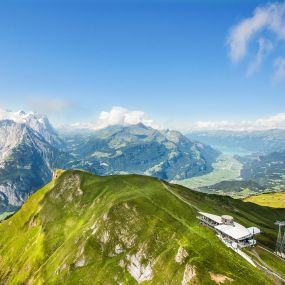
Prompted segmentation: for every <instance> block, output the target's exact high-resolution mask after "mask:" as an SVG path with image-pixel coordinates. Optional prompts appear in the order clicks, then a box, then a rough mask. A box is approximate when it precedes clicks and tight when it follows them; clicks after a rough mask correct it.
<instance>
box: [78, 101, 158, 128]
mask: <svg viewBox="0 0 285 285" xmlns="http://www.w3.org/2000/svg"><path fill="white" fill-rule="evenodd" d="M139 123H142V124H144V125H146V126H149V127H152V128H155V129H158V128H159V125H158V124H156V123H155V122H154V121H153V120H152V119H150V118H148V117H147V116H146V115H145V113H144V112H143V111H130V110H128V109H126V108H123V107H118V106H115V107H112V108H111V110H110V111H103V112H101V113H100V114H99V118H98V120H97V121H96V122H95V123H87V124H81V123H76V124H73V127H77V128H88V129H94V130H99V129H103V128H106V127H108V126H112V125H124V126H125V125H135V124H139Z"/></svg>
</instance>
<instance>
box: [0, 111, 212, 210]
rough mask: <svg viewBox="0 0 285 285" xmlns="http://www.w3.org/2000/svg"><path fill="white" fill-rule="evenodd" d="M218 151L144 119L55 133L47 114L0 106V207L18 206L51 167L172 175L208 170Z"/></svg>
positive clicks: (49, 174)
mask: <svg viewBox="0 0 285 285" xmlns="http://www.w3.org/2000/svg"><path fill="white" fill-rule="evenodd" d="M217 154H218V152H217V151H215V150H214V149H212V148H211V147H209V146H206V145H203V144H201V143H198V142H194V141H191V140H189V139H187V138H186V137H185V136H183V135H182V134H181V133H179V132H176V131H169V130H163V131H159V130H155V129H152V128H150V127H146V126H145V125H143V124H138V125H129V126H111V127H107V128H105V129H102V130H99V131H88V132H81V131H78V130H77V131H71V132H70V131H63V130H61V131H60V133H59V134H58V132H57V131H56V130H55V129H54V128H53V127H52V125H51V124H50V122H49V120H48V118H47V117H46V116H43V115H39V114H34V113H25V112H23V111H20V112H8V111H0V212H1V211H2V212H3V211H11V210H14V209H17V208H18V207H19V206H20V205H21V204H22V203H23V202H24V201H25V199H27V197H28V196H29V195H30V194H31V193H33V192H34V191H35V190H36V189H38V188H40V187H42V186H43V185H44V184H45V183H47V182H48V181H49V180H50V179H51V177H52V172H53V169H54V168H65V169H72V168H80V169H84V170H88V171H91V172H93V173H96V174H99V175H108V174H117V173H138V174H146V175H152V176H155V177H158V178H161V179H165V180H172V179H182V178H189V177H192V176H196V175H201V174H203V173H207V172H209V171H211V169H212V166H211V165H212V162H213V161H214V160H215V157H216V156H217Z"/></svg>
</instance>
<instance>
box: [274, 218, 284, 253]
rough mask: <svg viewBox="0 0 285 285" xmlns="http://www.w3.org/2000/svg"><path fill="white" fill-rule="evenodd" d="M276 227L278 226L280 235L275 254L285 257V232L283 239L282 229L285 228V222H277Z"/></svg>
mask: <svg viewBox="0 0 285 285" xmlns="http://www.w3.org/2000/svg"><path fill="white" fill-rule="evenodd" d="M275 225H277V226H278V235H277V240H276V247H275V253H276V255H278V256H280V257H283V258H284V257H285V252H284V251H285V231H284V234H283V237H282V227H284V226H285V222H284V221H282V222H281V221H277V222H275Z"/></svg>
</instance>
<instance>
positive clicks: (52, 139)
mask: <svg viewBox="0 0 285 285" xmlns="http://www.w3.org/2000/svg"><path fill="white" fill-rule="evenodd" d="M5 118H6V119H5ZM61 146H62V141H61V140H60V139H59V137H58V136H57V135H56V133H55V131H54V130H53V129H52V127H51V125H50V124H49V122H48V120H47V118H45V117H43V116H39V115H35V114H32V113H29V114H26V113H24V112H16V113H12V112H3V111H0V212H2V211H9V210H14V209H16V208H17V207H19V206H20V205H21V204H22V203H23V202H24V201H25V199H26V198H27V197H28V196H29V195H30V194H31V193H32V192H33V191H34V190H36V189H38V188H40V187H42V186H43V185H44V184H45V183H47V182H48V181H49V180H50V179H51V175H52V169H53V168H54V167H59V166H62V165H64V164H65V163H66V162H67V160H68V159H69V155H67V154H66V153H63V152H62V151H61V149H60V147H61Z"/></svg>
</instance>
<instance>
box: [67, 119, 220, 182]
mask: <svg viewBox="0 0 285 285" xmlns="http://www.w3.org/2000/svg"><path fill="white" fill-rule="evenodd" d="M62 137H63V138H64V140H65V142H66V145H67V149H68V152H69V153H72V154H73V155H74V156H75V157H76V158H77V159H79V160H81V161H83V162H84V165H82V166H81V167H80V168H81V169H85V170H88V171H92V172H93V173H96V174H100V175H109V174H122V173H136V174H146V175H151V176H155V177H158V178H161V179H165V180H168V181H170V180H173V179H178V180H180V179H186V178H189V177H193V176H198V175H201V174H204V173H208V172H210V171H211V170H212V169H213V168H212V163H213V162H214V161H215V159H216V158H217V155H218V152H217V151H215V150H214V149H212V148H211V147H209V146H206V145H203V144H201V143H198V142H194V141H191V140H189V139H187V138H186V137H185V136H183V135H182V134H181V133H179V132H177V131H170V130H156V129H153V128H151V127H147V126H145V125H143V124H137V125H129V126H120V125H116V126H110V127H107V128H105V129H102V130H99V131H93V132H89V133H87V134H86V133H77V134H76V133H75V134H74V132H72V133H69V134H68V133H65V134H63V135H62Z"/></svg>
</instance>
